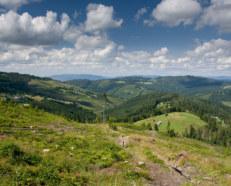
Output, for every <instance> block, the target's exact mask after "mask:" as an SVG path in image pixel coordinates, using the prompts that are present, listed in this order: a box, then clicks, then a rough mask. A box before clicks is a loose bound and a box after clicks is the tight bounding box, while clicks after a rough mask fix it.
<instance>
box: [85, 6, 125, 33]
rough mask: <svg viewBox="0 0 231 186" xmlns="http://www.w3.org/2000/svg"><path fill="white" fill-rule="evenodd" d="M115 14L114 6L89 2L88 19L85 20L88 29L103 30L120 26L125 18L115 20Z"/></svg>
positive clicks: (90, 30) (89, 30)
mask: <svg viewBox="0 0 231 186" xmlns="http://www.w3.org/2000/svg"><path fill="white" fill-rule="evenodd" d="M113 14H114V9H113V7H112V6H105V5H102V4H89V5H88V6H87V20H86V22H85V29H86V31H88V32H92V31H102V30H106V29H109V28H117V27H120V26H121V25H122V23H123V20H122V19H119V20H114V18H113Z"/></svg>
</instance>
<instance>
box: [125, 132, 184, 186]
mask: <svg viewBox="0 0 231 186" xmlns="http://www.w3.org/2000/svg"><path fill="white" fill-rule="evenodd" d="M123 136H125V134H123ZM126 139H129V144H128V147H127V148H126V147H125V149H127V151H128V152H130V153H132V157H133V163H134V164H136V165H139V163H140V164H141V163H142V164H143V165H144V166H145V167H146V168H147V170H148V172H149V176H150V178H151V179H150V181H148V182H147V185H150V186H179V185H182V184H183V183H184V182H186V181H188V180H187V178H185V176H184V175H181V174H180V173H179V172H177V171H176V170H174V169H173V168H172V167H173V165H172V164H171V163H169V162H168V161H167V160H166V159H164V158H162V157H160V156H159V155H158V154H157V153H155V155H156V156H158V158H159V159H161V160H162V161H163V162H164V166H163V165H161V164H158V163H153V162H152V161H150V160H149V159H148V158H147V157H146V155H145V153H144V150H145V148H148V149H150V151H153V150H154V149H155V148H154V147H153V140H154V138H153V137H152V136H150V137H149V136H145V135H141V134H140V135H139V134H129V135H128V136H126Z"/></svg>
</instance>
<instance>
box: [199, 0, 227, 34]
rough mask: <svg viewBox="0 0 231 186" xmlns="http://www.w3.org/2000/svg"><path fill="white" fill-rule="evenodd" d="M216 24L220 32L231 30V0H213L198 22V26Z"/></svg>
mask: <svg viewBox="0 0 231 186" xmlns="http://www.w3.org/2000/svg"><path fill="white" fill-rule="evenodd" d="M204 26H215V27H217V28H218V30H219V31H220V32H229V33H230V32H231V1H230V0H212V1H211V5H210V6H209V7H207V8H206V9H205V10H204V11H203V14H202V15H201V17H200V19H199V21H198V22H197V28H202V27H204Z"/></svg>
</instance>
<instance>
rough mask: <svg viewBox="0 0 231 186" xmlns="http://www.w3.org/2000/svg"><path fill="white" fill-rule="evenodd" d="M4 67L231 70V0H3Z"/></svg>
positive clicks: (99, 71)
mask: <svg viewBox="0 0 231 186" xmlns="http://www.w3.org/2000/svg"><path fill="white" fill-rule="evenodd" d="M0 71H6V72H19V73H26V74H33V75H39V76H51V75H55V74H96V75H105V76H126V75H197V76H231V0H142V1H140V0H101V1H100V0H95V1H90V0H0Z"/></svg>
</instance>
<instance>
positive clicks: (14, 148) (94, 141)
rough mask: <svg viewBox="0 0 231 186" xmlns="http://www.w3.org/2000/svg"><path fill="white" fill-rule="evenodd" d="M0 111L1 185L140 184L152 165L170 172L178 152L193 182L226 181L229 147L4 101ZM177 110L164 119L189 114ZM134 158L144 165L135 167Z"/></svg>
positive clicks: (229, 170) (148, 180) (150, 175)
mask: <svg viewBox="0 0 231 186" xmlns="http://www.w3.org/2000/svg"><path fill="white" fill-rule="evenodd" d="M0 113H1V114H0V139H1V140H0V179H1V183H0V185H3V186H5V185H6V186H8V185H63V186H64V185H97V186H98V185H100V186H101V185H102V186H104V185H105V186H108V185H109V186H114V185H118V186H122V185H137V186H142V185H147V184H148V183H154V182H155V179H158V178H156V177H155V179H154V177H153V174H155V172H156V171H157V170H156V169H159V170H158V172H162V173H163V175H162V177H161V179H168V177H171V174H170V173H169V172H170V169H171V168H170V165H171V164H172V163H174V160H175V159H176V157H177V155H178V154H179V153H181V152H186V154H187V159H184V160H182V161H181V163H180V166H182V167H184V166H190V168H191V169H192V170H194V169H195V170H196V171H195V173H193V174H192V175H190V176H191V177H192V180H193V181H195V183H197V182H198V181H199V182H200V183H201V185H212V183H211V181H209V179H204V178H205V177H209V178H211V179H213V181H214V183H216V185H222V186H226V185H227V186H228V185H230V179H229V176H230V175H231V166H230V165H231V149H228V148H223V147H216V146H212V145H208V144H206V143H202V142H199V141H196V140H191V139H186V138H180V137H176V138H169V137H167V136H166V135H163V134H162V133H156V132H155V131H153V130H152V131H151V130H149V128H148V127H147V126H145V127H143V128H142V127H140V128H139V127H137V128H136V127H135V128H131V127H128V126H127V125H129V126H130V125H132V124H126V125H125V124H124V125H123V124H119V125H117V124H114V123H111V124H110V125H107V124H80V123H76V122H72V121H67V120H65V119H64V118H62V117H58V116H55V115H52V114H48V113H46V112H43V111H40V110H37V109H33V108H31V107H24V106H23V105H15V104H13V103H6V102H3V101H0ZM182 114H183V115H182V116H179V113H178V114H177V113H173V115H172V116H171V114H169V116H167V118H168V119H171V118H172V117H173V116H175V117H174V121H180V120H179V118H184V117H186V118H190V117H189V116H190V114H188V113H182ZM159 117H166V116H159ZM177 117H178V118H177ZM191 117H192V118H193V119H195V117H193V116H191ZM152 119H153V118H152ZM181 120H182V119H181ZM195 121H197V120H195ZM142 122H143V121H142ZM136 125H137V126H138V124H136ZM136 125H134V126H136ZM140 129H142V130H140ZM121 136H128V137H129V144H128V146H127V147H126V148H122V147H121V146H119V145H118V143H117V140H118V139H119V137H121ZM138 162H144V164H143V165H142V166H140V165H139V164H138ZM153 165H158V166H153ZM152 167H154V169H153V170H152ZM162 173H161V174H162ZM190 184H191V183H190ZM192 185H193V184H192Z"/></svg>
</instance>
